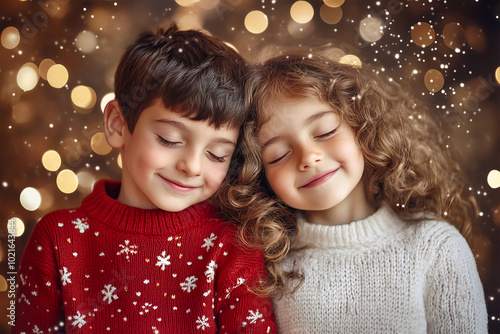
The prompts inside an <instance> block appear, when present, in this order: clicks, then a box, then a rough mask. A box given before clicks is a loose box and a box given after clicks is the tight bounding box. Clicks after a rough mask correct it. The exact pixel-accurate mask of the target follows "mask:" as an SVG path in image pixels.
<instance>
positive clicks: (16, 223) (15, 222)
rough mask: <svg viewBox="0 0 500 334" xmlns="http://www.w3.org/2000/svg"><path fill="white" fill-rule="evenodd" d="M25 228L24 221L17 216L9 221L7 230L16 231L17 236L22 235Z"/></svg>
mask: <svg viewBox="0 0 500 334" xmlns="http://www.w3.org/2000/svg"><path fill="white" fill-rule="evenodd" d="M24 229H25V228H24V222H23V221H22V220H21V219H19V218H17V217H12V218H10V219H9V221H8V222H7V231H8V232H9V233H12V232H14V235H15V236H16V237H20V236H21V235H23V233H24Z"/></svg>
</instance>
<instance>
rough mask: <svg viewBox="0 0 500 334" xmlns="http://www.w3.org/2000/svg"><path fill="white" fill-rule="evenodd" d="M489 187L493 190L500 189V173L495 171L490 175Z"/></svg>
mask: <svg viewBox="0 0 500 334" xmlns="http://www.w3.org/2000/svg"><path fill="white" fill-rule="evenodd" d="M487 181H488V185H489V186H490V187H491V188H493V189H496V188H499V187H500V171H498V170H496V169H493V170H492V171H490V172H489V173H488V179H487Z"/></svg>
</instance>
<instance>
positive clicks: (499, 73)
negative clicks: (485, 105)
mask: <svg viewBox="0 0 500 334" xmlns="http://www.w3.org/2000/svg"><path fill="white" fill-rule="evenodd" d="M495 79H496V81H497V82H498V83H499V84H500V66H499V67H497V69H496V70H495Z"/></svg>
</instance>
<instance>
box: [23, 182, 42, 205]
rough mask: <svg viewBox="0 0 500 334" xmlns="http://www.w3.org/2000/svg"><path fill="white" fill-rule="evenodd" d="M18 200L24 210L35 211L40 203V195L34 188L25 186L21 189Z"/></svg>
mask: <svg viewBox="0 0 500 334" xmlns="http://www.w3.org/2000/svg"><path fill="white" fill-rule="evenodd" d="M19 201H20V202H21V205H22V206H23V208H25V209H26V210H28V211H35V210H36V209H38V207H39V206H40V204H41V203H42V196H41V195H40V193H39V192H38V190H36V189H35V188H32V187H27V188H24V189H23V191H21V195H20V196H19Z"/></svg>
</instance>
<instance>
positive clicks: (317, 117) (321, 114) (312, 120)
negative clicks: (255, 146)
mask: <svg viewBox="0 0 500 334" xmlns="http://www.w3.org/2000/svg"><path fill="white" fill-rule="evenodd" d="M330 113H335V111H333V110H327V111H322V112H319V113H317V114H314V115H311V116H309V117H308V118H307V119H306V120H305V121H304V124H305V125H309V124H311V123H313V122H314V121H316V120H318V119H320V118H321V117H323V116H325V115H327V114H330ZM280 138H281V136H275V137H272V138H270V139H268V140H267V141H266V142H265V143H264V144H263V145H262V149H265V148H266V147H267V146H269V145H271V144H272V143H274V142H275V141H277V140H278V139H280Z"/></svg>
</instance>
